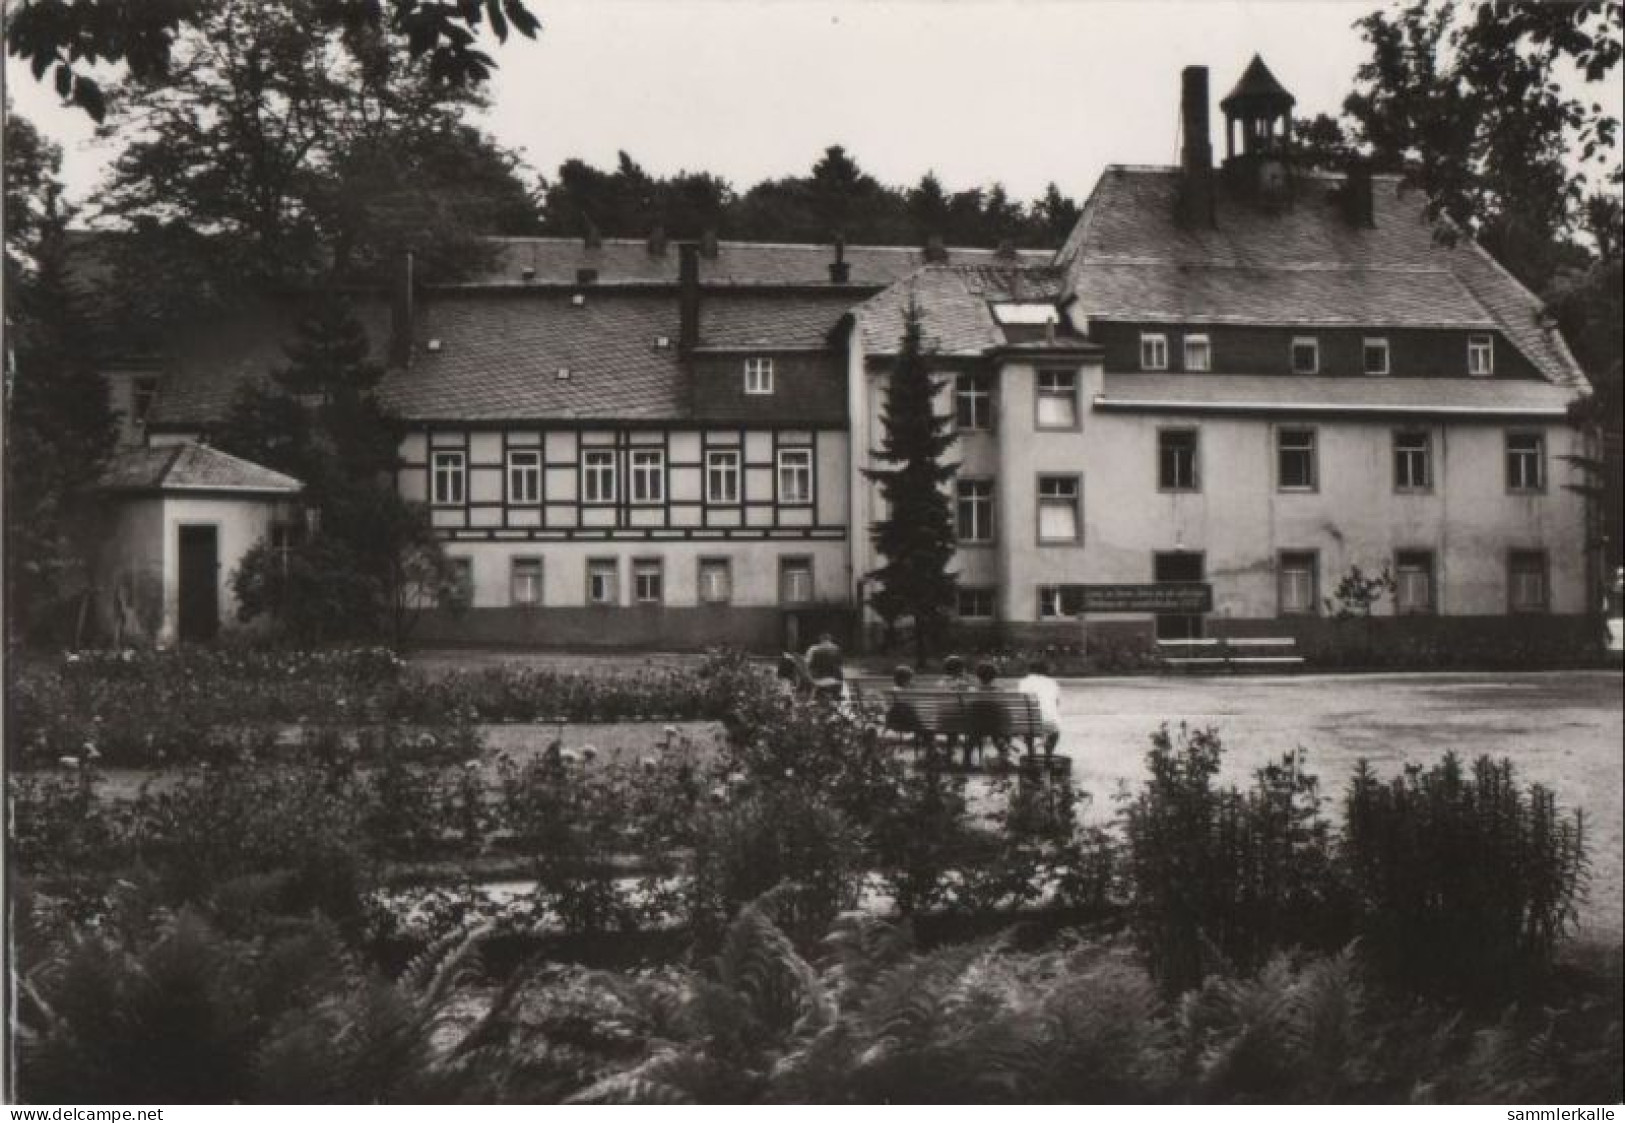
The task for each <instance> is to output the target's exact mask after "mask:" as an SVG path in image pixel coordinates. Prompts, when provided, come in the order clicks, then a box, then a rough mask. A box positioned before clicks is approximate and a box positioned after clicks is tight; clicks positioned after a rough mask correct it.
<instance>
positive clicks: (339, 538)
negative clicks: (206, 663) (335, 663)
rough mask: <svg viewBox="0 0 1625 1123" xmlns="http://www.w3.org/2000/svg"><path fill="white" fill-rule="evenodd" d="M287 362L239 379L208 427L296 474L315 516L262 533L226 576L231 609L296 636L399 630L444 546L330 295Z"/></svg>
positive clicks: (434, 578)
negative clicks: (259, 376)
mask: <svg viewBox="0 0 1625 1123" xmlns="http://www.w3.org/2000/svg"><path fill="white" fill-rule="evenodd" d="M285 350H286V353H287V356H288V365H287V366H286V367H284V368H282V369H281V370H278V371H277V372H276V373H275V374H274V376H273V378H272V380H271V381H269V382H262V383H258V384H249V385H246V386H245V387H244V388H243V389H242V390H241V391H240V392H239V395H238V397H237V399H236V400H235V402H234V403H233V407H232V409H231V411H230V413H229V414H228V416H227V418H226V419H225V421H224V423H223V424H222V425H221V426H220V427H219V428H218V429H217V430H216V431H215V432H214V433H213V434H212V438H213V440H214V442H215V444H216V445H217V446H218V447H220V448H222V449H224V450H225V451H227V452H231V453H234V454H236V455H238V456H243V457H246V458H248V459H250V460H254V461H256V462H257V463H261V464H264V465H266V466H267V467H270V468H274V469H276V470H278V471H281V472H286V473H288V474H289V475H292V476H295V477H297V478H298V479H300V480H301V481H303V483H304V484H305V503H306V504H307V505H308V506H309V507H311V508H314V510H315V511H316V512H317V518H316V520H315V524H314V526H313V527H312V528H311V533H309V534H308V535H307V536H306V537H305V538H304V540H303V541H301V542H298V543H297V544H295V545H292V546H291V547H288V546H284V547H283V548H281V549H273V548H272V546H271V544H270V543H261V544H260V545H258V546H256V547H255V548H254V549H253V550H251V551H250V552H249V553H248V555H247V556H245V557H244V559H243V562H242V565H241V567H240V568H239V569H238V570H237V572H236V573H235V574H234V575H233V577H232V582H233V588H234V589H235V591H236V594H237V599H238V602H239V605H240V612H241V615H242V616H243V617H244V618H245V619H251V618H253V617H255V616H259V615H267V616H271V617H274V618H277V619H278V620H280V621H281V623H282V624H283V626H285V627H286V628H287V629H288V630H289V631H290V632H291V633H293V634H294V635H296V636H298V637H299V638H300V639H303V640H309V641H321V640H330V639H343V638H388V639H391V640H394V641H397V642H398V641H400V640H401V639H403V638H404V633H405V630H406V627H407V625H408V623H409V621H410V619H411V618H412V613H411V609H412V608H413V607H415V606H416V605H417V604H418V603H420V602H424V601H426V600H432V599H436V598H438V597H439V595H440V594H442V593H443V592H445V591H446V590H447V589H448V588H449V586H450V584H451V577H452V575H451V572H450V568H449V565H448V563H447V561H446V558H445V555H444V553H443V552H442V551H441V549H440V546H439V543H438V542H437V541H436V539H435V537H434V534H433V532H432V530H431V529H430V527H429V523H428V519H427V518H426V517H425V515H424V513H423V511H422V510H421V509H420V508H419V507H418V506H417V505H415V504H411V503H409V502H407V501H406V500H404V499H402V498H401V496H400V494H399V492H398V491H397V490H396V488H395V483H394V468H395V465H396V460H397V454H396V450H397V448H398V440H399V432H398V427H397V425H396V423H395V420H394V418H393V417H391V416H390V414H389V413H388V412H387V411H386V410H385V409H384V408H383V407H382V406H381V404H380V403H379V402H378V399H377V396H376V394H375V390H376V387H377V385H378V381H379V379H380V378H381V377H382V375H383V367H382V366H381V365H380V364H378V363H377V362H375V361H373V359H372V358H371V357H370V353H369V351H370V348H369V344H368V341H367V335H366V331H365V329H364V328H363V327H362V326H361V324H360V322H359V321H358V320H357V319H356V318H355V315H354V314H353V312H352V311H351V310H350V308H349V306H348V305H347V304H346V303H345V302H344V301H343V300H341V299H337V298H327V299H320V300H318V301H317V302H316V304H315V306H314V308H313V311H312V312H311V314H310V315H309V316H307V317H306V318H305V319H303V320H302V321H301V322H300V324H299V329H298V334H297V335H296V336H295V338H294V339H293V340H292V341H291V342H289V343H288V344H287V346H286V348H285Z"/></svg>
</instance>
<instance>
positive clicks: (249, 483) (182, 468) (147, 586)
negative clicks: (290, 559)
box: [92, 441, 304, 646]
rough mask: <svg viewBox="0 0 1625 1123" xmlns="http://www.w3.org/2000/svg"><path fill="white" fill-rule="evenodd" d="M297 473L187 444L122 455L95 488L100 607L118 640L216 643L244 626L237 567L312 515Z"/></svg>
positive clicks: (104, 624) (107, 631) (107, 629)
mask: <svg viewBox="0 0 1625 1123" xmlns="http://www.w3.org/2000/svg"><path fill="white" fill-rule="evenodd" d="M303 488H304V485H303V484H301V483H300V481H298V480H296V479H294V478H293V477H292V476H286V475H283V474H282V473H281V472H273V471H272V470H271V469H269V468H265V467H262V466H261V465H258V464H255V463H252V462H250V461H247V460H244V459H242V458H241V457H237V456H231V455H229V454H227V453H224V452H221V451H220V450H219V449H214V448H210V447H208V446H207V445H202V444H197V443H195V442H191V441H186V442H182V443H178V444H171V445H158V446H152V447H146V448H136V449H129V450H127V451H124V452H121V453H119V454H117V455H116V456H115V457H114V458H113V459H112V460H111V461H110V462H109V463H108V465H107V468H106V469H105V470H104V471H103V473H102V475H101V478H100V479H99V481H98V482H97V484H96V487H95V489H94V492H93V501H94V505H95V507H96V519H97V521H98V523H99V524H100V528H101V530H100V534H99V535H98V539H99V540H98V544H97V548H96V553H95V556H94V559H93V570H92V572H93V579H94V582H95V588H94V604H95V611H96V614H97V621H98V623H99V624H100V626H101V629H102V633H103V634H104V635H105V636H108V637H109V638H111V639H112V641H113V642H114V643H115V644H131V643H157V644H159V645H164V646H167V645H169V644H173V643H176V642H178V641H179V642H207V641H209V640H212V639H214V638H215V637H216V636H217V635H218V634H219V633H220V631H221V629H223V628H227V629H229V628H232V627H235V626H238V625H237V600H236V597H235V595H234V594H233V592H232V588H231V580H230V579H231V574H232V572H233V571H234V570H235V569H236V568H237V566H238V565H239V564H240V563H241V562H242V559H243V556H244V555H245V554H247V553H248V551H249V550H251V549H252V548H253V547H254V546H255V545H257V544H258V543H259V542H260V541H262V540H269V541H270V542H272V543H273V545H274V544H275V543H277V542H284V543H285V542H290V541H292V538H293V535H294V529H295V528H296V527H297V526H298V525H299V523H300V521H301V520H302V518H303V514H302V506H301V504H300V500H299V496H300V492H301V491H302V490H303Z"/></svg>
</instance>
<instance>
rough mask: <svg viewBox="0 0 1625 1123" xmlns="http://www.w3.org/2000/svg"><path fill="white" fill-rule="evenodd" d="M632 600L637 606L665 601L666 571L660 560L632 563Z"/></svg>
mask: <svg viewBox="0 0 1625 1123" xmlns="http://www.w3.org/2000/svg"><path fill="white" fill-rule="evenodd" d="M632 598H633V599H634V600H636V601H637V602H638V603H639V604H659V603H660V602H661V601H663V600H665V599H666V571H665V566H664V565H663V564H662V563H661V561H660V559H658V558H644V559H642V560H639V561H634V562H633V563H632Z"/></svg>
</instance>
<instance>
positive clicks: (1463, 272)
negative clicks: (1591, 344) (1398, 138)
mask: <svg viewBox="0 0 1625 1123" xmlns="http://www.w3.org/2000/svg"><path fill="white" fill-rule="evenodd" d="M1179 181H1180V173H1179V171H1178V170H1177V169H1175V168H1128V167H1120V166H1114V167H1110V168H1108V169H1106V172H1105V173H1104V174H1103V175H1102V176H1101V178H1100V181H1099V183H1098V184H1096V187H1095V191H1094V193H1093V194H1092V195H1091V196H1090V198H1089V200H1088V201H1087V203H1085V205H1084V208H1083V213H1082V215H1081V217H1080V218H1079V220H1078V224H1077V226H1076V227H1075V228H1074V229H1073V231H1072V234H1071V235H1070V236H1069V237H1068V238H1067V241H1066V244H1065V245H1064V246H1062V248H1061V251H1060V253H1059V254H1058V255H1057V258H1056V260H1057V262H1058V263H1059V264H1061V265H1063V266H1064V267H1066V269H1067V270H1068V275H1069V284H1070V289H1071V292H1072V294H1073V295H1075V296H1076V297H1077V300H1078V306H1079V310H1080V311H1082V312H1083V313H1084V314H1085V315H1102V316H1118V317H1126V316H1131V315H1132V316H1133V317H1134V318H1139V319H1165V320H1177V319H1182V318H1192V317H1195V316H1197V315H1202V316H1203V317H1204V319H1206V320H1208V321H1212V322H1226V321H1229V322H1241V321H1248V322H1262V323H1270V324H1293V323H1304V324H1311V323H1338V322H1360V323H1365V322H1369V323H1373V324H1377V323H1385V324H1398V325H1405V324H1413V325H1422V324H1430V325H1438V326H1445V325H1449V326H1463V327H1465V326H1480V325H1493V326H1494V327H1497V328H1499V329H1500V330H1501V331H1502V333H1503V334H1504V335H1505V336H1506V337H1507V339H1508V340H1509V341H1510V342H1511V343H1512V344H1513V345H1514V346H1516V347H1517V348H1518V349H1519V350H1520V351H1522V352H1523V353H1524V355H1525V356H1526V357H1528V359H1529V360H1530V361H1531V362H1532V363H1533V364H1534V365H1535V366H1536V368H1537V369H1539V370H1540V372H1541V373H1542V374H1543V375H1544V376H1545V377H1546V378H1548V379H1549V380H1551V381H1553V382H1558V383H1562V384H1565V385H1583V378H1582V376H1581V375H1580V373H1579V369H1578V367H1577V366H1576V365H1575V363H1574V360H1573V358H1572V356H1570V355H1569V353H1568V349H1567V348H1566V347H1565V346H1564V345H1563V342H1562V339H1561V338H1560V337H1559V336H1558V335H1557V334H1556V332H1554V331H1548V330H1546V329H1544V328H1542V327H1541V326H1540V324H1539V323H1538V322H1537V315H1538V311H1539V308H1540V302H1539V301H1538V300H1536V299H1535V297H1534V296H1533V295H1531V294H1530V293H1529V292H1528V291H1527V290H1525V289H1524V288H1523V287H1522V286H1521V285H1519V284H1518V283H1517V282H1516V281H1514V280H1513V279H1512V277H1511V276H1510V275H1509V274H1507V273H1506V272H1505V271H1504V270H1503V269H1501V268H1500V267H1499V266H1498V265H1496V264H1495V263H1494V262H1493V261H1492V260H1491V259H1490V258H1489V255H1488V254H1486V253H1485V252H1484V250H1483V249H1482V248H1481V247H1479V246H1478V245H1477V243H1475V242H1473V241H1472V240H1471V239H1467V238H1462V239H1459V240H1458V241H1457V242H1456V243H1455V244H1454V245H1446V244H1443V243H1442V242H1440V241H1439V240H1438V239H1436V238H1435V237H1434V227H1433V224H1432V223H1430V222H1429V221H1428V220H1427V216H1426V213H1425V208H1424V200H1423V197H1422V196H1421V194H1420V193H1419V192H1416V191H1412V190H1407V189H1406V188H1404V187H1403V185H1402V184H1401V182H1400V180H1399V177H1397V176H1376V177H1374V184H1373V213H1374V219H1375V225H1374V227H1370V228H1362V227H1355V226H1353V225H1351V224H1350V223H1348V222H1347V221H1346V220H1345V219H1344V217H1343V211H1342V207H1341V205H1340V203H1339V201H1338V199H1337V198H1336V196H1335V194H1334V193H1335V191H1336V190H1337V189H1338V187H1339V186H1340V184H1341V180H1340V177H1334V176H1324V175H1319V174H1305V175H1302V176H1300V178H1299V180H1298V186H1297V190H1296V194H1295V198H1294V201H1293V203H1292V205H1291V206H1289V207H1287V208H1285V209H1284V210H1281V211H1278V212H1267V211H1265V210H1263V209H1261V208H1259V207H1256V206H1253V205H1251V204H1248V203H1246V202H1244V201H1241V200H1239V199H1237V198H1236V197H1234V196H1233V195H1232V194H1231V193H1229V192H1228V191H1226V190H1224V189H1223V183H1224V177H1223V175H1222V174H1221V175H1219V176H1218V177H1217V183H1218V184H1219V185H1220V191H1219V201H1218V206H1217V216H1218V217H1217V224H1216V226H1215V227H1212V228H1207V227H1182V226H1180V225H1178V224H1176V223H1175V221H1174V214H1175V207H1176V203H1177V200H1178V192H1179ZM1329 317H1334V318H1329Z"/></svg>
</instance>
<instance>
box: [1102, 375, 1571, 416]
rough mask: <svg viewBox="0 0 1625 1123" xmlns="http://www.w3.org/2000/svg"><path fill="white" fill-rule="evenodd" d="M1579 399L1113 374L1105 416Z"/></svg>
mask: <svg viewBox="0 0 1625 1123" xmlns="http://www.w3.org/2000/svg"><path fill="white" fill-rule="evenodd" d="M1573 398H1574V391H1573V390H1571V389H1568V388H1566V387H1562V386H1554V385H1552V384H1551V383H1550V382H1538V381H1535V380H1533V379H1510V378H1367V377H1358V378H1355V377H1344V378H1337V377H1332V376H1328V375H1296V374H1295V375H1279V374H1145V373H1130V374H1108V375H1106V380H1105V391H1104V393H1103V394H1102V395H1101V396H1100V397H1099V398H1097V399H1096V404H1097V405H1098V406H1101V407H1103V408H1108V409H1109V408H1113V407H1116V408H1120V409H1129V408H1138V409H1165V410H1169V411H1177V410H1178V409H1180V408H1188V409H1191V410H1194V411H1201V410H1234V411H1238V412H1257V411H1291V412H1294V413H1299V414H1306V413H1313V412H1314V411H1315V410H1317V409H1322V410H1335V411H1359V410H1369V411H1372V412H1379V413H1381V412H1399V413H1417V414H1438V415H1441V416H1447V415H1450V414H1452V413H1458V412H1459V413H1471V412H1481V413H1491V414H1494V413H1499V414H1503V415H1508V416H1514V415H1522V416H1532V415H1542V414H1545V415H1551V416H1562V414H1563V412H1564V411H1565V410H1566V409H1567V407H1568V404H1569V402H1570V401H1571V400H1573Z"/></svg>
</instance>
